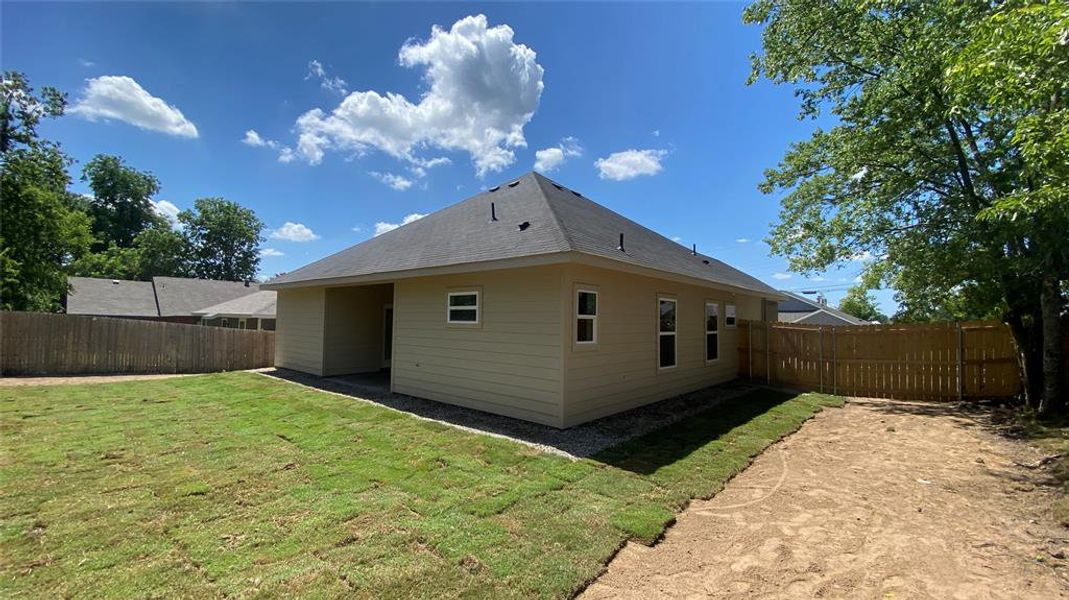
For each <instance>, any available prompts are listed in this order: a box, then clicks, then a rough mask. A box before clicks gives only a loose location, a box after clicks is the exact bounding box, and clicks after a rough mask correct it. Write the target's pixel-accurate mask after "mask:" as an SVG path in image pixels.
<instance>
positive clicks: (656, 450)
mask: <svg viewBox="0 0 1069 600" xmlns="http://www.w3.org/2000/svg"><path fill="white" fill-rule="evenodd" d="M797 396H798V394H797V393H794V392H787V391H780V390H772V389H763V390H760V392H758V393H751V394H748V395H747V397H746V398H745V400H744V401H739V402H725V403H723V404H722V405H721V406H719V407H717V408H716V409H715V410H706V411H704V412H701V413H699V414H696V415H694V416H692V417H690V418H688V419H686V420H685V421H680V422H678V423H676V424H674V425H673V426H671V427H665V428H663V429H659V430H656V431H652V432H650V433H647V434H645V435H643V436H641V437H638V438H635V439H632V440H630V441H627V442H625V443H623V444H620V445H618V446H615V447H612V448H607V449H605V450H603V451H601V452H599V453H598V454H596V455H594V456H593V458H594V460H597V461H599V462H603V463H605V464H608V465H612V466H614V467H617V468H620V469H624V470H627V471H631V472H633V473H639V474H641V475H649V474H651V473H654V472H656V471H657V470H659V469H660V468H661V467H664V466H667V465H671V464H673V463H675V462H677V461H679V460H681V459H684V458H686V457H688V456H690V454H691V453H693V452H694V451H695V450H697V449H699V448H702V447H704V446H705V445H707V444H708V443H709V442H711V441H713V440H716V439H717V438H720V437H722V436H723V435H724V434H726V433H728V432H729V431H731V430H732V429H735V428H736V427H739V426H741V425H745V424H746V423H749V422H750V421H752V420H753V419H754V418H756V417H758V416H760V415H762V414H764V413H766V412H768V411H769V410H771V409H773V408H775V407H776V406H779V405H780V404H783V403H784V402H786V401H788V400H790V399H792V398H795V397H797Z"/></svg>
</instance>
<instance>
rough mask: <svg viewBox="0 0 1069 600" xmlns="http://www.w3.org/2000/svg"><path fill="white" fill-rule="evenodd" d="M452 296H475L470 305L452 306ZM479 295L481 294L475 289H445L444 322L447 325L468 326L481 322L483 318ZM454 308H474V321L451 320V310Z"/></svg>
mask: <svg viewBox="0 0 1069 600" xmlns="http://www.w3.org/2000/svg"><path fill="white" fill-rule="evenodd" d="M453 296H475V304H474V305H472V306H453V305H452V302H451V300H452V299H453ZM481 296H482V294H481V293H480V291H479V290H477V289H464V290H457V291H451V292H448V291H447V292H446V294H445V322H446V324H447V325H467V326H469V327H470V326H476V325H480V324H481V323H482V318H483V315H482V299H481ZM454 310H474V311H475V320H474V321H454V320H453V311H454Z"/></svg>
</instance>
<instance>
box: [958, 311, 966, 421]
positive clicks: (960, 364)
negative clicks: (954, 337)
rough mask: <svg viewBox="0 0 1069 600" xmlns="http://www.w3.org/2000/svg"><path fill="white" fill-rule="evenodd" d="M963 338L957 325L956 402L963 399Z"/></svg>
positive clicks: (959, 325)
mask: <svg viewBox="0 0 1069 600" xmlns="http://www.w3.org/2000/svg"><path fill="white" fill-rule="evenodd" d="M964 367H965V336H964V333H963V332H962V330H961V323H960V322H959V323H958V401H959V402H961V401H962V400H963V399H964V397H965V368H964Z"/></svg>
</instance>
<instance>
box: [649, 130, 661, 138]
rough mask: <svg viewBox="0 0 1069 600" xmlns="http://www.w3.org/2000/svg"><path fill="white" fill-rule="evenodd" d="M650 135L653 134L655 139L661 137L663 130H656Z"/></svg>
mask: <svg viewBox="0 0 1069 600" xmlns="http://www.w3.org/2000/svg"><path fill="white" fill-rule="evenodd" d="M650 133H652V134H653V137H661V130H660V129H654V130H653V131H651V132H650Z"/></svg>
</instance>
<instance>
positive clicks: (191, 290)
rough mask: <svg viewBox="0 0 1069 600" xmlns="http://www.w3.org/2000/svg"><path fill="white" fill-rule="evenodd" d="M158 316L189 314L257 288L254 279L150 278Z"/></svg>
mask: <svg viewBox="0 0 1069 600" xmlns="http://www.w3.org/2000/svg"><path fill="white" fill-rule="evenodd" d="M152 283H153V285H154V286H155V287H156V300H157V302H158V303H159V307H160V316H161V317H175V316H190V315H193V314H195V313H196V311H198V310H200V309H203V308H206V307H209V306H214V305H216V304H219V303H221V302H226V301H227V300H233V299H235V298H240V297H241V296H247V295H249V294H251V293H253V292H257V291H259V289H260V285H259V284H258V283H255V282H248V283H245V282H242V281H214V280H211V279H189V278H185V277H153V278H152Z"/></svg>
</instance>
